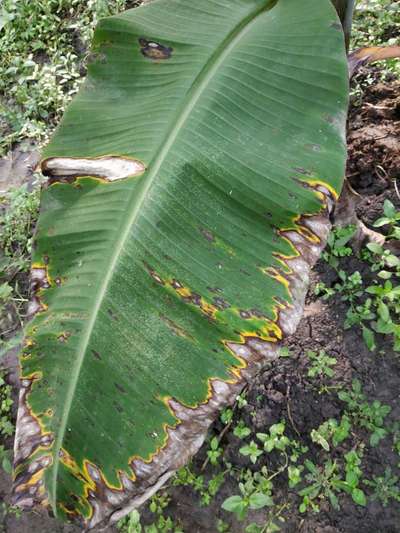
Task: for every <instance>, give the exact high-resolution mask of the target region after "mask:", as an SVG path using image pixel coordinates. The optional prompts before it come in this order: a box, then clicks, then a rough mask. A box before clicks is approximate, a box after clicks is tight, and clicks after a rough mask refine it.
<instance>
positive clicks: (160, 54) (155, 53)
mask: <svg viewBox="0 0 400 533" xmlns="http://www.w3.org/2000/svg"><path fill="white" fill-rule="evenodd" d="M139 44H140V51H141V52H142V54H143V55H144V56H145V57H148V58H149V59H153V60H154V61H159V60H163V59H169V58H170V57H171V55H172V48H171V47H170V46H165V45H163V44H161V43H157V42H155V41H149V40H148V39H146V38H145V37H140V38H139Z"/></svg>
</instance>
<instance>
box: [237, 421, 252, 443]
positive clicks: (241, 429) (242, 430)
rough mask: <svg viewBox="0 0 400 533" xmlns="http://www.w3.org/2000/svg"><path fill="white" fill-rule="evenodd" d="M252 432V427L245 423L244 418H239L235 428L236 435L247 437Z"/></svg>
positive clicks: (241, 437) (240, 437)
mask: <svg viewBox="0 0 400 533" xmlns="http://www.w3.org/2000/svg"><path fill="white" fill-rule="evenodd" d="M250 433H251V430H250V428H249V427H247V426H246V425H245V423H244V422H243V420H239V422H238V424H237V425H236V427H235V429H234V430H233V434H234V435H235V437H238V438H239V439H245V438H246V437H248V436H249V435H250Z"/></svg>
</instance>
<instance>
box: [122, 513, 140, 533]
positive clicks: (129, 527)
mask: <svg viewBox="0 0 400 533" xmlns="http://www.w3.org/2000/svg"><path fill="white" fill-rule="evenodd" d="M117 528H118V531H120V532H121V533H142V531H143V528H142V526H141V525H140V514H139V513H138V511H136V510H134V511H132V512H131V513H129V515H128V516H125V517H124V518H122V519H121V520H119V521H118V523H117Z"/></svg>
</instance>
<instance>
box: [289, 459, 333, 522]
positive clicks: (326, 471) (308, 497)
mask: <svg viewBox="0 0 400 533" xmlns="http://www.w3.org/2000/svg"><path fill="white" fill-rule="evenodd" d="M304 465H305V467H306V469H307V471H308V472H307V474H306V475H305V480H306V481H307V482H308V485H307V486H306V487H305V488H303V489H302V490H300V491H299V495H300V496H302V498H303V499H302V502H301V504H300V506H299V511H300V512H301V513H305V512H306V511H307V510H308V509H312V510H313V511H315V512H318V511H319V502H321V501H323V500H326V499H328V500H329V501H330V503H331V505H332V507H333V508H334V509H339V501H338V498H337V496H336V493H338V492H340V491H341V490H343V480H342V479H341V476H340V475H339V473H338V465H337V463H336V461H332V460H331V459H329V460H328V461H327V462H326V463H325V464H324V465H323V466H317V465H315V464H314V463H313V462H312V461H310V460H308V459H306V461H305V462H304Z"/></svg>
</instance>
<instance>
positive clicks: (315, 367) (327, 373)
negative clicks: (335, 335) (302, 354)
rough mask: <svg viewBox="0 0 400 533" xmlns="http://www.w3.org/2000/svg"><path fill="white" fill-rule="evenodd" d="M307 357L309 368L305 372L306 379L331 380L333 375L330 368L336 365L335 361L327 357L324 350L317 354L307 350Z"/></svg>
mask: <svg viewBox="0 0 400 533" xmlns="http://www.w3.org/2000/svg"><path fill="white" fill-rule="evenodd" d="M307 357H308V358H309V359H310V368H309V370H308V372H307V376H308V377H310V378H315V377H319V378H323V377H329V378H332V377H333V376H334V375H335V372H334V370H333V368H332V367H333V366H335V365H336V363H337V359H336V358H335V357H331V356H329V355H327V353H326V352H325V350H319V352H313V351H311V350H308V351H307Z"/></svg>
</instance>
